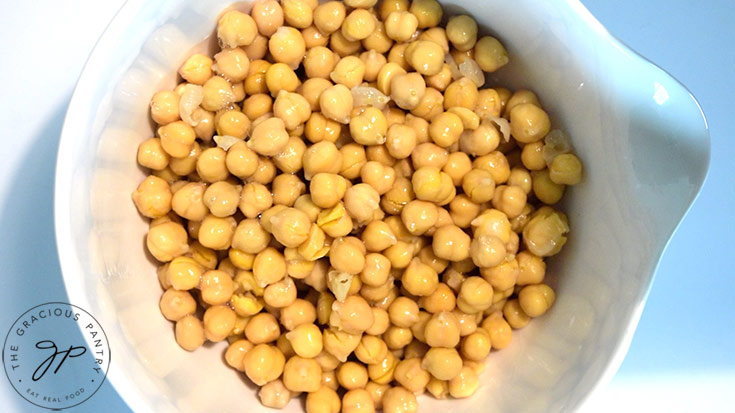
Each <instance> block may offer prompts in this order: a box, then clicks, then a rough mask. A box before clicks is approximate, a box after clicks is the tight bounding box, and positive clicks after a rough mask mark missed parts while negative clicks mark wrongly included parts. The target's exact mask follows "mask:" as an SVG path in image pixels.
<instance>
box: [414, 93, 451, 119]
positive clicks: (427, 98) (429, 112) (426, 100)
mask: <svg viewBox="0 0 735 413" xmlns="http://www.w3.org/2000/svg"><path fill="white" fill-rule="evenodd" d="M443 103H444V95H442V93H441V92H440V91H438V90H436V89H434V88H431V87H429V88H426V93H424V96H423V97H422V98H421V100H420V101H419V104H418V105H417V106H416V107H415V108H413V109H411V114H412V115H414V116H418V117H420V118H423V119H426V120H431V119H433V118H434V117H436V116H438V115H440V114H441V113H442V112H443V111H444V106H443Z"/></svg>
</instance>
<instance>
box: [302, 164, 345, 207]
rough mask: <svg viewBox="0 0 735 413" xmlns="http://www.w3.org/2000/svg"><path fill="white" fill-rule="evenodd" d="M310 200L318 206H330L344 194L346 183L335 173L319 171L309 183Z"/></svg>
mask: <svg viewBox="0 0 735 413" xmlns="http://www.w3.org/2000/svg"><path fill="white" fill-rule="evenodd" d="M309 188H310V192H311V199H312V202H313V203H314V204H315V205H316V206H318V207H320V208H332V207H334V206H335V205H337V204H338V203H339V202H340V200H342V198H343V197H344V196H345V192H346V190H347V183H346V181H345V179H344V178H342V177H341V176H339V175H337V174H330V173H324V172H320V173H317V174H316V175H314V176H313V178H312V179H311V183H310V186H309Z"/></svg>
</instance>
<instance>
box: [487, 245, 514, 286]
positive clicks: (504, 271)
mask: <svg viewBox="0 0 735 413" xmlns="http://www.w3.org/2000/svg"><path fill="white" fill-rule="evenodd" d="M496 239H497V238H496ZM518 273H519V267H518V261H517V260H516V259H515V258H514V259H508V258H506V259H505V260H504V261H503V262H501V263H500V264H498V265H495V266H493V267H484V268H481V269H480V275H482V277H483V278H484V279H485V280H486V281H487V282H489V283H490V285H492V286H493V289H494V290H496V291H498V290H500V291H505V290H507V289H509V288H513V286H515V284H516V281H517V280H518Z"/></svg>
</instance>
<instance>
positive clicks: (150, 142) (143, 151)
mask: <svg viewBox="0 0 735 413" xmlns="http://www.w3.org/2000/svg"><path fill="white" fill-rule="evenodd" d="M137 158H138V164H140V166H143V167H145V168H149V169H153V170H157V171H160V170H163V169H166V167H167V166H168V163H169V155H168V153H166V151H165V150H164V149H163V146H162V145H161V139H159V138H148V139H146V140H145V141H143V142H141V144H140V145H139V146H138V155H137Z"/></svg>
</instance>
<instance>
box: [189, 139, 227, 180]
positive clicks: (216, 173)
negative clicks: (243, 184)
mask: <svg viewBox="0 0 735 413" xmlns="http://www.w3.org/2000/svg"><path fill="white" fill-rule="evenodd" d="M196 172H197V174H198V175H199V177H200V178H202V180H203V181H205V182H210V183H212V182H218V181H224V180H225V179H227V177H229V176H230V171H229V170H227V152H225V151H224V149H222V148H220V147H215V148H207V149H205V150H204V151H202V153H201V155H199V158H198V159H197V161H196Z"/></svg>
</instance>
